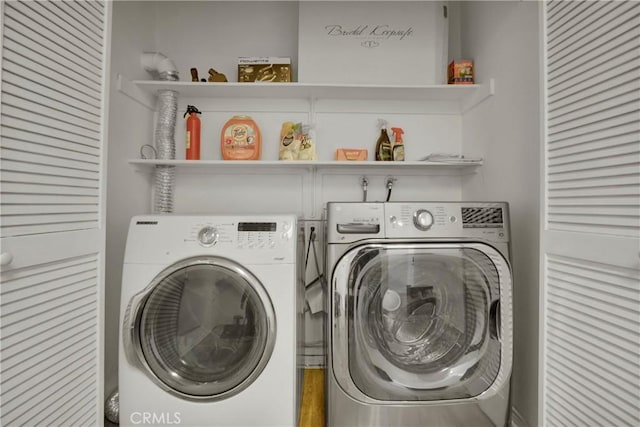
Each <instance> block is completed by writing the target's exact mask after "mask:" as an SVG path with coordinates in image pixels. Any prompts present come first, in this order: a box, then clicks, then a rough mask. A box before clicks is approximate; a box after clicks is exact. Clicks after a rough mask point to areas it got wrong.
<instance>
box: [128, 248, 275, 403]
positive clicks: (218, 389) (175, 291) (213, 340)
mask: <svg viewBox="0 0 640 427" xmlns="http://www.w3.org/2000/svg"><path fill="white" fill-rule="evenodd" d="M134 318H135V324H134V325H133V327H132V331H133V333H134V335H135V336H134V337H133V341H134V346H136V350H137V353H138V357H139V359H140V360H141V361H142V363H143V365H145V368H146V369H147V370H148V373H149V374H150V375H151V377H152V378H153V379H154V380H155V381H156V382H157V383H158V384H159V385H161V386H162V387H163V388H165V389H166V390H168V391H170V392H172V393H174V394H178V395H180V396H182V397H187V398H195V399H222V398H226V397H229V396H231V395H233V394H236V393H238V392H240V391H241V390H243V389H244V388H246V387H247V386H249V385H250V384H251V383H252V382H253V381H254V380H255V379H256V378H257V377H258V376H259V375H260V373H261V372H262V370H263V368H264V367H265V365H266V363H267V361H268V360H269V357H270V356H271V352H272V350H273V346H274V342H275V333H276V331H275V327H276V326H275V314H274V310H273V305H272V303H271V301H270V299H269V296H268V294H267V293H266V291H265V290H264V288H263V286H262V285H261V284H260V282H259V281H258V279H257V278H256V277H255V276H253V275H252V274H251V273H250V272H249V271H247V270H246V269H244V268H243V267H242V266H240V265H238V264H236V263H234V262H232V261H230V260H227V259H224V258H218V257H199V258H192V259H187V260H185V261H182V262H180V263H178V264H175V265H173V266H171V267H169V268H167V269H166V270H164V271H163V272H162V273H160V274H159V275H158V276H157V277H156V278H155V279H154V280H153V282H152V283H151V284H150V286H149V287H148V288H147V290H146V291H145V292H144V293H143V295H141V296H140V299H139V302H138V304H137V307H135V316H134Z"/></svg>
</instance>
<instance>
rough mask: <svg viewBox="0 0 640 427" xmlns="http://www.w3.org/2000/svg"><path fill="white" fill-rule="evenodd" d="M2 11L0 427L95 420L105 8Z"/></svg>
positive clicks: (39, 4)
mask: <svg viewBox="0 0 640 427" xmlns="http://www.w3.org/2000/svg"><path fill="white" fill-rule="evenodd" d="M1 7H2V15H3V16H2V18H3V19H2V57H1V61H2V80H1V90H2V100H1V103H0V114H1V132H2V142H1V145H0V156H1V157H0V197H1V199H0V244H1V245H2V248H1V250H2V270H1V273H0V274H1V277H0V278H1V284H0V364H1V369H2V376H1V377H0V425H2V426H12V425H15V426H42V425H47V426H72V425H98V424H101V423H102V401H103V398H102V397H103V392H102V387H103V386H102V382H103V373H102V370H103V369H102V359H103V356H102V335H103V331H102V325H103V321H102V318H103V314H102V308H101V305H102V294H103V291H104V285H103V283H104V272H103V265H104V260H103V252H104V250H103V247H104V206H103V200H102V194H103V193H104V186H103V182H104V180H103V179H102V174H103V170H104V162H103V158H104V156H103V154H104V128H105V118H104V111H105V96H104V93H105V84H104V82H105V77H106V67H105V65H104V64H105V63H106V52H107V46H108V43H107V40H108V38H107V31H106V30H107V28H108V25H107V24H108V22H109V20H110V7H111V6H110V5H109V4H108V3H106V2H101V1H95V0H92V1H12V0H9V1H4V2H2V6H1Z"/></svg>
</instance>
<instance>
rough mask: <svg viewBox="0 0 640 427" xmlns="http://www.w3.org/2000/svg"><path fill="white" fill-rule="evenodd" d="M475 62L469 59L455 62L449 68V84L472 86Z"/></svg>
mask: <svg viewBox="0 0 640 427" xmlns="http://www.w3.org/2000/svg"><path fill="white" fill-rule="evenodd" d="M473 74H474V73H473V61H471V60H468V59H461V60H457V61H456V60H454V61H451V62H450V63H449V67H448V68H447V76H448V77H447V83H449V84H450V85H472V84H473V82H474V78H473Z"/></svg>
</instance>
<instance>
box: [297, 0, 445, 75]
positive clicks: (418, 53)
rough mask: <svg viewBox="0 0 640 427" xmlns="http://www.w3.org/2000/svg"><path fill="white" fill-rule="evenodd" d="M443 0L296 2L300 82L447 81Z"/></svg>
mask: <svg viewBox="0 0 640 427" xmlns="http://www.w3.org/2000/svg"><path fill="white" fill-rule="evenodd" d="M444 5H445V4H444V2H440V1H419V2H414V1H406V2H390V1H380V2H361V1H344V2H343V1H340V2H337V1H308V2H307V1H304V2H299V15H300V16H299V24H298V25H299V27H298V80H299V81H300V82H303V83H328V84H340V83H346V84H349V83H352V84H406V85H431V84H446V81H447V80H446V78H447V75H446V73H447V59H448V23H447V18H446V17H445V15H444Z"/></svg>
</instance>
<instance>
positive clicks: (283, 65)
mask: <svg viewBox="0 0 640 427" xmlns="http://www.w3.org/2000/svg"><path fill="white" fill-rule="evenodd" d="M238 81H239V82H241V83H245V82H290V81H291V58H283V57H273V56H264V57H257V56H241V57H239V58H238Z"/></svg>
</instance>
